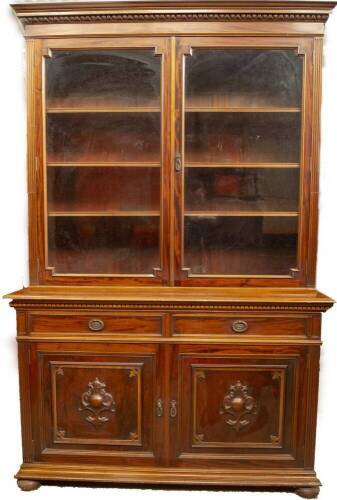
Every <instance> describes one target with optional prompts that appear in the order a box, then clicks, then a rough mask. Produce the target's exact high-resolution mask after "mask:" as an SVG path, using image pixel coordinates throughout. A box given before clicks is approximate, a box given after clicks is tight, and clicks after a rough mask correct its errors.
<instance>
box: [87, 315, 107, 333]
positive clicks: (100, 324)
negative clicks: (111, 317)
mask: <svg viewBox="0 0 337 500" xmlns="http://www.w3.org/2000/svg"><path fill="white" fill-rule="evenodd" d="M88 327H89V330H91V331H93V332H100V331H101V330H103V328H104V321H102V320H101V319H96V318H94V319H90V320H89V321H88Z"/></svg>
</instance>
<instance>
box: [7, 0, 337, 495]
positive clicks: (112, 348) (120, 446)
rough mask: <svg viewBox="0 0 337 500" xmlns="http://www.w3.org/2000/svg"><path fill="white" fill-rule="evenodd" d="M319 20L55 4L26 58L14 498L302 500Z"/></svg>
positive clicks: (20, 9)
mask: <svg viewBox="0 0 337 500" xmlns="http://www.w3.org/2000/svg"><path fill="white" fill-rule="evenodd" d="M333 7H334V2H326V1H295V0H288V1H287V0H283V1H279V2H276V1H268V0H264V1H253V2H248V1H239V0H233V1H228V2H227V1H210V2H206V1H205V2H202V1H201V2H199V1H198V2H197V1H190V2H180V1H174V2H168V1H166V2H165V1H163V2H154V1H146V0H144V1H143V0H140V1H138V2H131V1H130V2H127V1H125V2H110V3H109V2H101V3H100V2H86V3H84V2H73V3H69V2H55V3H41V4H39V3H22V4H16V5H14V10H15V12H16V15H17V16H18V18H19V20H20V21H21V23H22V26H23V29H24V34H25V37H26V39H27V61H28V63H27V80H28V172H29V175H28V197H29V245H30V259H29V262H30V286H29V287H28V288H24V289H23V290H20V291H18V292H15V293H12V294H9V295H8V296H7V297H8V298H10V299H12V302H11V305H12V306H13V307H15V309H16V312H17V330H18V337H17V339H18V346H19V368H20V390H21V408H22V439H23V464H22V466H21V468H20V470H19V472H18V474H17V476H16V477H17V478H18V482H19V486H20V487H21V488H22V489H23V490H29V489H34V488H37V487H38V486H39V485H40V483H41V482H42V483H43V482H45V481H50V480H52V481H60V482H64V481H101V482H107V483H109V482H110V483H118V482H122V483H125V482H126V483H127V482H129V483H150V484H151V483H163V484H165V483H171V484H203V485H218V486H232V487H233V486H243V485H245V486H250V487H256V486H258V487H266V488H268V487H278V488H288V489H289V488H290V489H293V490H295V491H296V492H297V493H298V494H299V495H301V496H304V497H307V498H313V497H314V496H315V495H317V494H318V492H319V485H320V483H319V480H318V479H317V478H316V474H315V471H314V450H315V428H316V409H317V395H318V374H319V351H320V343H321V341H320V322H321V313H322V312H324V311H325V310H327V309H328V308H329V307H331V305H332V303H333V301H332V299H330V298H329V297H327V296H325V295H323V294H321V293H320V292H318V291H317V290H316V289H315V264H316V249H317V219H318V163H319V128H320V127H319V121H320V118H319V115H320V94H321V61H322V43H323V42H322V39H323V32H324V23H325V21H326V20H327V18H328V15H329V12H330V11H331V9H332V8H333Z"/></svg>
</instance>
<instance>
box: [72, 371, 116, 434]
mask: <svg viewBox="0 0 337 500" xmlns="http://www.w3.org/2000/svg"><path fill="white" fill-rule="evenodd" d="M78 411H79V412H83V415H84V418H85V420H86V421H87V422H88V423H89V424H92V425H93V426H94V427H95V428H96V429H97V428H98V427H100V426H101V425H103V424H105V423H106V422H109V420H110V418H111V414H112V413H115V412H116V403H115V401H114V399H113V397H112V395H111V394H109V393H108V392H106V384H105V383H104V382H101V381H100V380H99V379H98V378H97V377H96V378H95V380H94V381H93V382H89V383H88V390H87V391H86V392H84V393H83V394H82V397H81V406H80V408H78Z"/></svg>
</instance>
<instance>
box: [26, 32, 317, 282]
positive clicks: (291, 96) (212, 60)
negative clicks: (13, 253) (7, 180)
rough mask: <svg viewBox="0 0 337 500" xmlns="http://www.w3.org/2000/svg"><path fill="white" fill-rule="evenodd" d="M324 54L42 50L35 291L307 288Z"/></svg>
mask: <svg viewBox="0 0 337 500" xmlns="http://www.w3.org/2000/svg"><path fill="white" fill-rule="evenodd" d="M320 50H321V45H320V40H318V42H317V41H315V40H314V39H312V38H305V37H303V38H294V37H291V38H284V37H275V36H274V37H261V36H260V37H247V36H246V37H240V36H236V37H235V38H234V37H230V36H226V37H218V36H203V37H197V36H195V37H190V36H186V37H168V36H164V37H157V38H156V37H154V38H151V37H144V38H140V37H127V38H118V37H115V38H110V39H107V38H105V39H99V38H96V39H92V40H90V39H83V38H78V39H75V40H74V39H44V40H35V41H34V42H33V43H32V44H31V45H30V46H29V51H30V56H31V58H32V59H31V60H32V61H33V63H32V66H31V68H32V69H31V75H30V77H31V80H32V83H31V88H32V107H33V108H34V113H32V114H33V117H32V118H31V123H30V126H31V134H32V135H33V133H34V132H35V131H36V130H38V131H39V133H36V134H35V133H34V140H35V143H34V147H31V152H30V156H31V157H32V158H33V160H32V161H31V165H30V172H31V176H30V197H31V205H30V206H31V218H30V220H31V229H30V231H31V278H32V282H33V283H50V284H51V283H55V284H57V283H59V284H62V283H63V284H66V283H68V284H70V283H77V284H79V283H88V284H90V283H92V284H95V283H96V284H97V283H111V284H126V285H134V284H143V285H144V284H148V285H150V284H159V285H160V284H163V285H170V284H171V285H173V284H175V285H195V286H202V285H206V286H207V285H221V286H222V285H241V284H243V283H245V284H248V285H249V284H251V285H272V286H274V285H277V286H278V285H285V286H299V285H305V284H309V285H310V284H312V283H313V280H314V268H315V254H316V245H315V235H316V223H317V214H316V211H317V210H316V203H317V200H316V193H315V191H316V189H315V183H316V181H317V179H316V176H315V175H314V174H313V172H314V171H316V165H314V162H317V158H316V157H315V155H314V154H313V149H314V147H315V146H314V145H313V143H312V137H313V130H316V129H315V124H314V123H313V107H314V106H317V105H318V104H317V102H316V101H317V97H315V78H314V76H315V75H314V66H315V60H316V59H317V58H318V57H319V54H320ZM315 133H317V131H316V132H315ZM32 164H33V166H32Z"/></svg>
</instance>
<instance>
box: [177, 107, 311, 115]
mask: <svg viewBox="0 0 337 500" xmlns="http://www.w3.org/2000/svg"><path fill="white" fill-rule="evenodd" d="M185 112H186V113H300V112H301V108H277V107H275V108H269V107H256V108H253V107H242V108H241V107H240V108H239V107H237V108H236V107H222V106H218V107H215V106H186V107H185Z"/></svg>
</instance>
